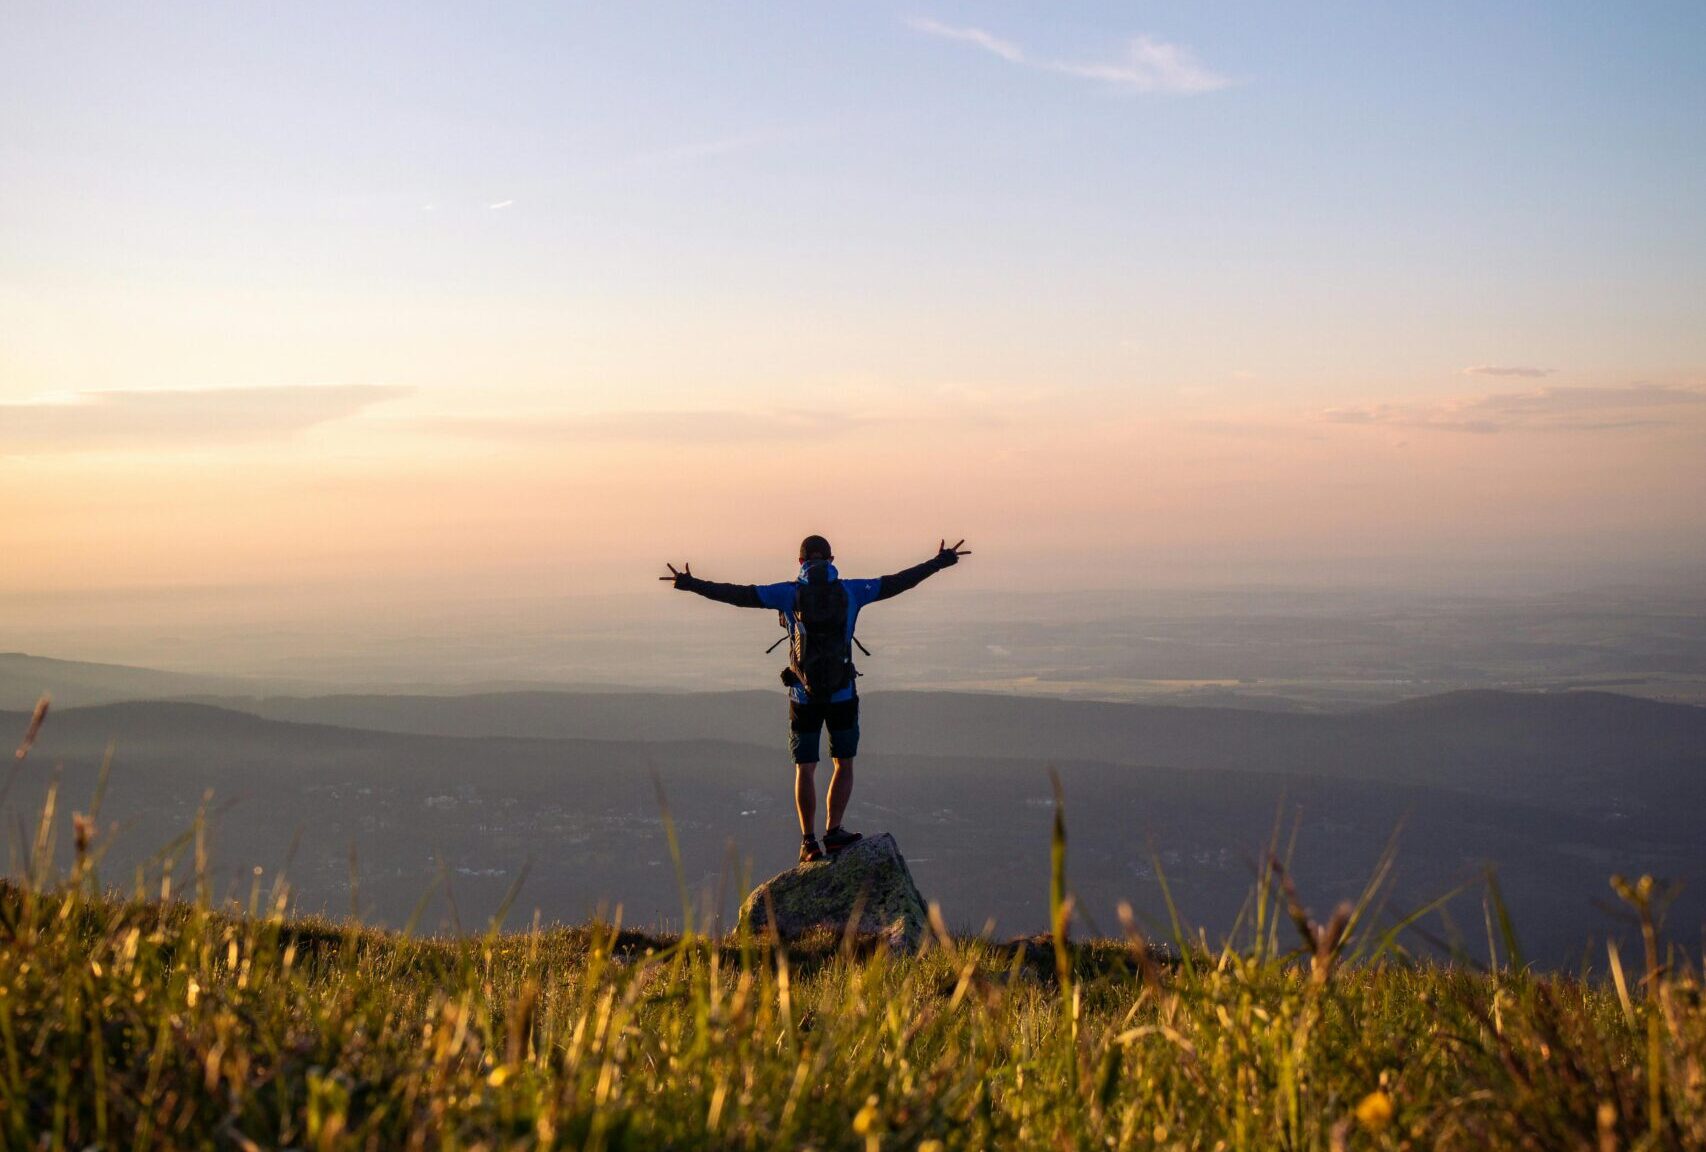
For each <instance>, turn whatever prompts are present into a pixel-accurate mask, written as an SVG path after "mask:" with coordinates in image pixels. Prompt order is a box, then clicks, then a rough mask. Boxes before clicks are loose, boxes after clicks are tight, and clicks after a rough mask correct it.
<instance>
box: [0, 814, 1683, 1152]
mask: <svg viewBox="0 0 1706 1152" xmlns="http://www.w3.org/2000/svg"><path fill="white" fill-rule="evenodd" d="M62 828H65V829H69V830H70V831H71V834H72V848H73V858H74V863H73V864H72V865H71V869H70V871H69V872H68V873H64V874H59V873H56V872H55V871H54V869H53V866H52V863H51V862H52V860H53V859H54V854H53V848H54V840H55V837H56V836H57V835H58V834H59V830H60V829H62ZM95 828H96V825H95V823H94V821H93V820H91V819H88V818H86V817H85V818H77V817H75V815H74V816H73V818H71V819H67V818H66V816H65V814H64V813H62V812H60V811H59V809H58V805H57V798H56V797H54V796H53V795H52V794H51V793H50V798H49V801H48V803H47V805H46V808H45V810H44V812H43V813H42V818H41V821H40V823H39V825H38V827H37V829H36V831H35V833H34V835H33V836H32V837H31V842H30V843H29V844H28V845H27V846H26V848H27V852H26V857H27V858H26V859H25V860H24V862H23V864H22V867H21V869H20V871H19V875H18V876H17V878H16V879H15V880H14V881H12V882H8V883H7V884H6V885H5V887H4V888H3V889H0V941H3V944H0V1147H4V1148H7V1149H12V1148H18V1149H22V1148H34V1147H51V1148H84V1147H89V1146H99V1147H102V1148H133V1149H159V1148H181V1147H220V1148H244V1149H248V1148H283V1147H302V1148H319V1149H332V1148H393V1147H397V1148H410V1147H412V1148H441V1147H443V1148H451V1147H466V1148H474V1147H486V1148H498V1147H517V1148H534V1147H537V1148H640V1147H700V1146H716V1147H729V1148H765V1149H772V1148H774V1149H783V1148H795V1147H802V1146H809V1147H815V1148H824V1149H829V1148H850V1149H865V1150H873V1149H880V1148H893V1149H914V1148H989V1147H1011V1148H1033V1147H1037V1148H1151V1147H1159V1148H1192V1149H1216V1148H1224V1149H1270V1148H1293V1149H1313V1148H1320V1149H1334V1148H1341V1147H1343V1148H1353V1147H1358V1148H1399V1147H1443V1148H1462V1149H1482V1148H1502V1147H1523V1148H1535V1149H1565V1148H1582V1149H1611V1148H1654V1149H1656V1148H1702V1147H1706V1077H1703V1074H1702V1065H1703V1060H1706V1012H1703V1011H1702V1008H1701V1003H1700V995H1699V983H1698V980H1697V976H1696V971H1695V969H1693V968H1692V967H1690V966H1689V965H1688V964H1687V963H1686V962H1685V961H1684V960H1683V958H1682V957H1681V956H1680V954H1678V953H1676V952H1674V951H1671V950H1668V949H1667V948H1666V947H1665V945H1664V944H1663V942H1662V941H1661V939H1660V937H1659V934H1658V913H1659V910H1660V908H1659V906H1660V904H1661V902H1662V892H1661V890H1660V889H1659V888H1658V887H1657V886H1655V885H1653V884H1652V883H1651V882H1650V881H1636V882H1631V883H1623V882H1621V881H1619V884H1620V885H1621V887H1620V894H1621V895H1622V896H1623V897H1624V899H1626V900H1627V901H1628V903H1629V904H1630V906H1631V908H1632V910H1633V912H1634V914H1635V915H1636V916H1638V917H1639V919H1640V921H1641V923H1642V925H1643V946H1644V956H1643V957H1642V958H1641V959H1640V960H1639V961H1638V962H1636V961H1633V959H1631V962H1632V963H1635V964H1636V965H1637V967H1636V968H1634V969H1627V970H1626V969H1625V967H1624V963H1623V958H1622V957H1620V956H1618V955H1617V954H1616V953H1615V952H1613V953H1609V954H1608V956H1607V960H1608V974H1607V976H1606V978H1604V979H1602V980H1592V981H1589V980H1583V979H1579V978H1573V977H1568V976H1555V975H1543V974H1537V973H1534V972H1529V971H1525V970H1523V969H1521V968H1520V967H1519V966H1516V965H1513V964H1508V963H1501V964H1499V965H1498V966H1497V967H1496V968H1494V967H1492V966H1476V965H1473V964H1469V963H1466V962H1456V963H1432V962H1418V961H1415V960H1413V959H1411V958H1409V957H1408V956H1406V955H1404V954H1403V953H1402V952H1401V951H1399V950H1397V949H1396V947H1395V936H1394V934H1393V927H1394V926H1393V925H1392V924H1387V925H1385V926H1384V927H1379V928H1377V927H1376V926H1375V924H1374V923H1373V922H1372V918H1371V917H1370V916H1369V913H1368V909H1369V904H1370V901H1371V900H1372V899H1373V895H1374V893H1376V892H1377V891H1378V889H1379V885H1380V882H1381V879H1382V874H1383V867H1384V866H1382V868H1377V869H1376V874H1375V876H1374V877H1373V878H1371V882H1370V888H1369V894H1368V895H1367V896H1366V897H1365V899H1364V900H1363V901H1362V902H1359V903H1358V904H1354V905H1348V906H1346V907H1344V908H1341V909H1339V910H1337V911H1335V912H1334V914H1333V915H1332V916H1330V917H1329V918H1328V919H1327V920H1326V921H1325V922H1317V921H1316V920H1314V919H1313V918H1312V917H1311V916H1310V915H1309V914H1308V913H1306V912H1305V911H1304V910H1303V908H1302V905H1301V901H1300V900H1299V899H1298V897H1297V894H1296V893H1295V892H1294V891H1293V890H1292V888H1291V886H1290V883H1289V880H1288V878H1287V876H1286V873H1285V871H1284V869H1283V867H1281V866H1279V865H1278V862H1277V861H1275V866H1274V867H1272V868H1270V869H1269V870H1268V871H1267V872H1265V873H1264V875H1263V876H1262V877H1261V878H1260V879H1259V880H1258V881H1257V883H1256V884H1255V886H1254V888H1253V891H1252V894H1251V900H1250V904H1249V906H1248V908H1247V914H1246V916H1245V918H1244V919H1243V920H1242V921H1241V923H1240V927H1239V930H1238V933H1237V935H1236V936H1235V938H1234V939H1233V940H1232V941H1230V942H1228V943H1226V944H1225V945H1223V946H1221V947H1218V948H1212V949H1211V948H1207V947H1205V946H1203V944H1202V938H1201V936H1200V934H1199V936H1198V937H1197V943H1195V944H1190V943H1189V942H1188V940H1187V938H1186V936H1185V933H1184V932H1183V931H1182V930H1181V931H1180V933H1179V938H1178V939H1177V940H1176V941H1175V942H1174V945H1173V948H1172V949H1171V951H1170V952H1169V953H1168V954H1166V955H1163V954H1162V953H1160V952H1159V951H1157V950H1152V949H1150V948H1149V947H1148V946H1147V945H1146V943H1145V942H1144V941H1143V940H1141V939H1140V938H1138V937H1136V936H1135V934H1134V935H1133V936H1131V937H1129V938H1127V939H1123V940H1117V941H1108V940H1098V941H1074V940H1071V939H1069V938H1068V926H1069V925H1070V924H1071V923H1072V919H1073V918H1072V913H1071V907H1070V899H1071V898H1070V894H1069V888H1068V885H1067V883H1066V875H1065V861H1066V852H1065V848H1066V841H1065V826H1064V823H1063V822H1062V823H1060V824H1057V833H1056V850H1057V851H1056V857H1055V861H1056V862H1055V875H1054V878H1053V881H1054V882H1053V884H1052V886H1051V887H1052V892H1053V896H1054V900H1053V905H1054V907H1053V910H1052V916H1053V924H1054V926H1055V931H1054V933H1053V934H1052V937H1043V938H1039V939H1037V940H1034V941H1027V942H1019V943H1013V944H998V943H994V942H990V941H986V940H979V939H956V938H953V937H951V936H950V935H949V934H948V933H947V932H946V931H945V930H944V929H943V928H942V925H941V923H940V920H939V918H938V920H937V921H936V924H935V932H934V933H933V935H932V936H931V938H930V939H929V940H928V941H927V943H926V946H925V948H924V950H923V951H922V953H921V954H918V955H895V954H891V953H889V952H887V951H885V950H883V949H881V948H878V947H873V946H871V945H869V944H868V943H866V942H860V941H855V940H842V939H838V938H835V937H832V936H825V937H822V938H819V939H815V940H810V941H805V942H801V943H799V944H796V945H794V946H791V947H789V948H786V949H784V948H782V947H779V946H777V945H775V943H774V942H772V941H765V940H756V939H752V938H743V937H741V936H739V935H738V934H737V935H733V936H730V937H725V938H716V939H712V938H708V937H706V936H704V935H701V934H697V933H694V932H691V931H690V932H687V933H685V934H682V935H680V936H674V937H658V936H649V935H643V934H638V933H632V932H626V931H622V930H620V929H619V927H618V926H617V925H615V924H588V925H585V926H580V927H574V928H535V929H534V930H531V931H523V932H509V933H501V932H498V931H495V930H494V931H491V932H488V933H486V934H485V935H483V936H478V937H465V938H454V939H444V938H425V939H422V938H416V937H412V936H409V935H405V934H401V933H394V932H385V931H380V930H376V929H372V928H367V927H363V926H361V925H359V924H356V923H354V922H347V923H344V922H335V921H328V920H315V919H302V918H292V917H289V916H287V915H286V909H287V907H288V894H287V892H285V891H284V890H283V889H282V887H274V888H271V889H269V890H267V891H262V890H261V889H260V887H259V885H258V884H257V887H256V890H255V892H254V894H253V896H252V898H251V901H250V904H249V907H247V908H238V909H222V908H217V907H215V906H214V905H213V903H212V901H211V900H210V897H209V888H208V885H207V884H206V883H204V882H201V881H202V878H203V877H205V875H206V868H207V862H206V860H205V854H204V853H203V852H202V851H201V849H200V844H201V842H202V837H201V836H200V834H199V822H198V826H197V827H196V828H192V829H190V830H189V831H188V832H186V835H185V838H184V840H183V841H182V842H181V843H180V844H178V845H176V846H174V850H173V851H171V852H168V853H166V854H164V855H163V856H162V857H161V859H160V861H159V862H158V864H157V866H156V869H155V871H154V873H152V874H151V876H150V880H149V884H150V889H149V892H148V896H147V898H146V899H144V898H142V897H141V896H140V895H137V896H133V897H130V898H121V897H117V896H114V895H112V894H110V893H108V892H106V891H105V890H104V889H103V888H102V887H101V886H100V884H99V883H98V881H97V872H96V865H97V864H98V861H99V854H100V842H99V834H98V833H97V832H96V831H95ZM174 853H177V854H181V855H182V857H183V858H184V861H185V862H186V864H187V865H188V867H189V870H190V872H191V875H189V876H188V877H185V879H187V880H188V884H187V886H184V887H185V889H186V891H185V892H184V895H185V896H186V897H187V898H186V899H181V900H180V899H172V900H161V899H159V898H158V896H159V893H160V890H161V889H162V888H163V887H165V886H167V885H168V884H169V883H170V879H169V878H170V869H171V866H172V860H173V859H174V858H175V857H174ZM1049 879H1050V878H1048V877H1038V883H1039V885H1042V884H1045V883H1048V882H1049ZM1495 905H1496V901H1495ZM1495 912H1496V908H1495ZM1496 918H1497V917H1496V915H1495V920H1496ZM1292 940H1295V941H1297V943H1296V944H1295V945H1292V944H1290V943H1289V941H1292ZM1510 940H1511V941H1512V942H1514V936H1513V937H1511V938H1510ZM1510 951H1511V949H1510V948H1509V946H1508V945H1507V947H1506V952H1507V953H1508V952H1510ZM1169 956H1170V957H1171V958H1170V959H1169V958H1168V957H1169Z"/></svg>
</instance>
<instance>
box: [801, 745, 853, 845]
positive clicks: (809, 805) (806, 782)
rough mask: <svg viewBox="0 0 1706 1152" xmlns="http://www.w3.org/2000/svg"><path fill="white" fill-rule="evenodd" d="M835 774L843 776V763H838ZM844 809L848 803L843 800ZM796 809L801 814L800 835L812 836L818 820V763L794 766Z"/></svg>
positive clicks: (832, 787)
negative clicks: (815, 822)
mask: <svg viewBox="0 0 1706 1152" xmlns="http://www.w3.org/2000/svg"><path fill="white" fill-rule="evenodd" d="M835 772H836V775H837V776H840V774H841V762H840V761H839V760H838V761H836V765H835ZM834 791H835V789H834V785H831V786H830V794H831V795H832V796H833V795H834ZM841 803H842V807H846V804H847V801H846V800H843V801H842V802H841ZM794 807H795V808H797V809H799V812H800V835H801V836H810V835H811V834H812V821H813V820H815V819H816V818H817V761H815V760H814V761H812V762H811V763H810V764H796V765H794Z"/></svg>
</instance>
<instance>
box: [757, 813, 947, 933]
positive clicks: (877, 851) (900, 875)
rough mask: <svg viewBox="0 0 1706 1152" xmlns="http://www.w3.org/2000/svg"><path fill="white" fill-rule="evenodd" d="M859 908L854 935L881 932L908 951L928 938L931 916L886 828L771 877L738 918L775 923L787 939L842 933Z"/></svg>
mask: <svg viewBox="0 0 1706 1152" xmlns="http://www.w3.org/2000/svg"><path fill="white" fill-rule="evenodd" d="M855 912H857V914H858V917H859V919H858V922H857V924H856V925H855V926H854V929H853V931H854V933H855V934H856V935H859V936H865V937H879V938H881V939H883V940H886V941H887V942H888V944H889V945H890V946H891V947H893V948H901V949H906V950H908V951H911V950H913V949H916V948H917V947H918V945H919V944H920V943H921V942H922V941H923V939H924V932H925V926H926V924H927V923H928V917H929V913H928V912H927V911H926V910H925V907H924V897H923V896H921V895H919V892H918V885H916V884H914V883H913V882H912V873H911V872H909V871H907V867H906V861H905V859H903V858H902V857H901V854H900V846H899V845H898V844H896V843H895V840H894V837H893V836H891V835H889V834H888V833H887V832H880V833H877V834H876V835H872V836H866V837H865V838H864V839H863V840H861V841H859V842H858V843H857V844H853V845H850V846H848V847H847V848H844V849H842V850H841V851H840V852H839V853H837V854H836V855H835V856H832V857H830V858H829V859H826V860H819V861H817V862H815V863H812V864H801V865H799V866H798V867H797V868H790V869H788V871H786V872H782V873H779V874H778V875H775V876H772V877H771V878H770V879H769V880H766V881H765V882H764V883H762V884H760V885H759V886H758V887H757V888H754V889H753V890H752V895H750V896H748V897H747V898H746V903H744V904H742V905H741V908H740V920H741V924H742V925H743V926H744V927H746V928H748V929H750V930H751V931H752V932H753V933H755V934H760V935H762V934H764V933H767V932H769V931H770V930H771V927H772V923H774V929H775V932H776V935H777V936H779V937H780V938H781V939H782V940H784V941H789V940H797V939H799V938H800V937H801V936H803V935H805V934H806V933H808V932H812V931H821V930H824V929H828V930H830V931H833V932H844V931H846V929H847V924H848V921H849V920H850V919H852V917H853V915H854V914H855ZM772 918H774V920H773V919H772Z"/></svg>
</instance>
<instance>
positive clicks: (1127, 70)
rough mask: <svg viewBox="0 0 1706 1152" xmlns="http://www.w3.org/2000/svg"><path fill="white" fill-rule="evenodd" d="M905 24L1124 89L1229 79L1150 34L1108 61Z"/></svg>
mask: <svg viewBox="0 0 1706 1152" xmlns="http://www.w3.org/2000/svg"><path fill="white" fill-rule="evenodd" d="M906 23H907V26H908V27H910V28H912V29H914V30H915V31H918V32H922V33H924V34H926V35H929V36H936V37H940V38H941V39H944V40H955V41H958V42H960V43H962V44H971V45H973V46H975V47H978V48H981V49H983V50H984V51H985V52H988V53H990V54H991V55H993V56H998V57H1000V58H1001V59H1003V60H1005V61H1007V62H1008V63H1009V64H1018V65H1020V66H1021V67H1025V68H1034V69H1036V70H1038V71H1042V72H1057V73H1060V74H1062V75H1066V76H1078V77H1081V78H1083V79H1086V80H1096V81H1100V82H1101V83H1104V84H1108V85H1111V86H1113V87H1115V88H1119V89H1123V90H1125V91H1128V92H1159V93H1167V94H1171V95H1187V96H1188V95H1196V94H1198V93H1202V92H1214V91H1217V90H1218V89H1221V88H1226V87H1228V86H1230V85H1231V84H1232V82H1233V81H1232V79H1231V78H1230V77H1228V76H1224V75H1222V74H1220V73H1218V72H1215V71H1214V70H1212V69H1210V68H1208V67H1206V66H1204V65H1203V64H1202V63H1201V62H1200V61H1199V60H1198V59H1197V58H1196V54H1195V53H1193V52H1192V51H1191V50H1190V49H1188V48H1185V47H1182V46H1180V45H1178V44H1169V43H1167V42H1166V41H1163V40H1157V39H1155V38H1154V37H1151V36H1138V37H1136V38H1135V39H1133V40H1131V41H1130V42H1128V43H1127V44H1126V46H1125V53H1124V55H1123V56H1120V57H1117V58H1115V59H1113V60H1106V61H1103V60H1061V59H1054V58H1048V57H1038V56H1033V55H1032V54H1031V53H1030V52H1028V51H1026V50H1025V49H1024V48H1023V47H1021V46H1020V45H1018V44H1016V43H1014V42H1013V41H1011V40H1006V39H1003V38H1002V37H1000V36H997V35H996V34H995V33H993V32H989V31H986V30H984V29H982V28H973V27H969V26H962V25H954V24H944V23H942V22H941V21H940V20H933V19H930V18H929V17H926V16H914V17H911V18H909V19H908V20H907V21H906Z"/></svg>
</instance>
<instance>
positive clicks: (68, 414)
mask: <svg viewBox="0 0 1706 1152" xmlns="http://www.w3.org/2000/svg"><path fill="white" fill-rule="evenodd" d="M412 392H413V389H411V388H406V387H399V386H394V385H384V384H342V385H305V386H280V387H262V388H208V389H194V388H168V389H158V390H147V389H114V390H107V391H94V392H79V393H76V394H74V395H72V396H70V397H68V398H64V399H53V400H48V401H37V402H34V403H25V404H0V453H4V454H6V455H12V456H27V455H40V454H45V453H52V452H83V451H101V450H124V451H156V450H166V451H170V450H176V449H182V448H184V447H194V446H218V445H223V444H227V443H231V442H233V441H254V440H265V439H276V438H282V437H285V436H289V435H292V434H293V433H296V432H300V431H302V430H304V429H307V428H312V427H314V426H315V425H318V424H325V423H328V422H330V421H333V420H341V419H344V418H346V417H349V416H353V415H355V414H356V413H358V412H360V411H362V410H363V409H365V408H368V407H371V406H372V405H374V404H381V403H384V402H386V401H388V400H397V399H401V398H402V397H404V396H407V395H409V394H410V393H412Z"/></svg>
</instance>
